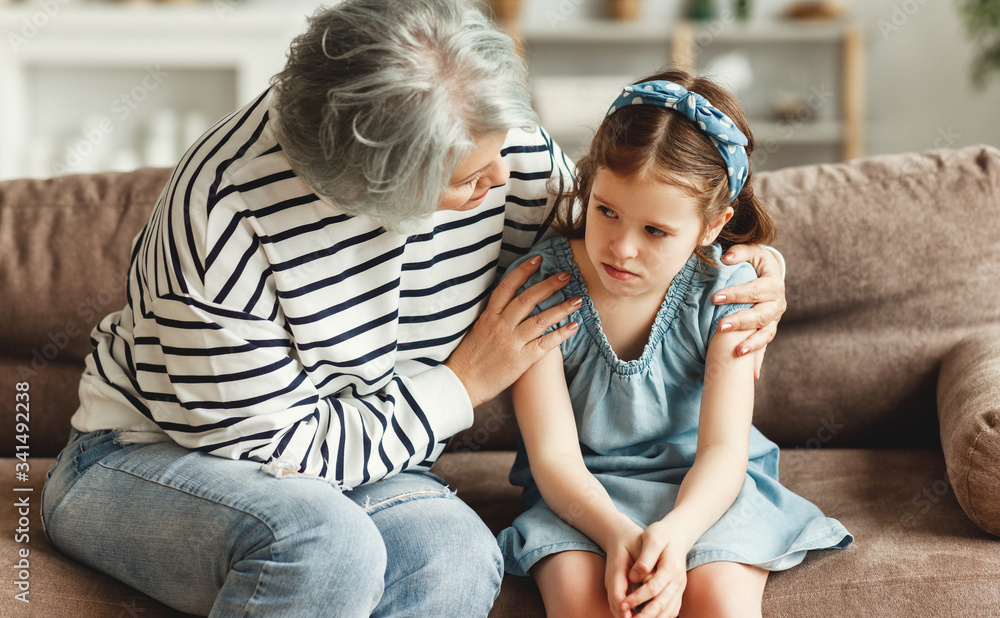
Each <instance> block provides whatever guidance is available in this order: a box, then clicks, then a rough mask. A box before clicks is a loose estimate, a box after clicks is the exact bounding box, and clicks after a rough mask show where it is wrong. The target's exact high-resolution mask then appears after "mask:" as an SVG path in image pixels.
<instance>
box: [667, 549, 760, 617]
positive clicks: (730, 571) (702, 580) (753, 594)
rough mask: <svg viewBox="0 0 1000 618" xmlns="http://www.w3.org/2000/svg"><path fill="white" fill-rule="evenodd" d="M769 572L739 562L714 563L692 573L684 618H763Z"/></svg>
mask: <svg viewBox="0 0 1000 618" xmlns="http://www.w3.org/2000/svg"><path fill="white" fill-rule="evenodd" d="M766 581H767V571H764V570H762V569H759V568H756V567H751V566H749V565H745V564H738V563H735V562H710V563H708V564H705V565H702V566H699V567H695V568H694V569H692V570H690V571H688V578H687V586H686V587H685V589H684V597H683V600H682V602H681V612H680V616H681V618H696V617H708V616H712V617H716V616H718V617H722V618H759V616H760V615H761V601H762V598H763V593H764V584H765V582H766Z"/></svg>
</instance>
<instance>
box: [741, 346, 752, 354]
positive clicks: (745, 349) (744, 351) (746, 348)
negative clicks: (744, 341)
mask: <svg viewBox="0 0 1000 618" xmlns="http://www.w3.org/2000/svg"><path fill="white" fill-rule="evenodd" d="M749 351H750V346H743V347H742V348H740V356H745V355H746V354H747V352H749Z"/></svg>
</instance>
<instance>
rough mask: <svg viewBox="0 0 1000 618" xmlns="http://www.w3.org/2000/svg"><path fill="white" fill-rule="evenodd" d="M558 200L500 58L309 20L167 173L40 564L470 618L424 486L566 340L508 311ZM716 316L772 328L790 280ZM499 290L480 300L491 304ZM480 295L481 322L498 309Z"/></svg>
mask: <svg viewBox="0 0 1000 618" xmlns="http://www.w3.org/2000/svg"><path fill="white" fill-rule="evenodd" d="M570 173H571V171H570V166H569V165H568V164H567V162H566V161H565V159H564V157H563V155H562V153H561V152H560V150H559V149H558V147H557V146H556V145H555V144H553V143H552V140H551V139H550V138H549V137H548V136H547V135H546V134H545V133H544V132H542V131H541V130H539V129H538V128H537V118H536V116H535V113H534V112H533V111H532V108H531V106H530V103H529V91H528V87H527V80H526V74H525V69H524V66H523V64H522V62H521V61H520V60H519V59H518V57H517V55H516V54H515V52H514V47H513V44H512V42H511V40H510V39H509V38H508V37H507V36H505V35H504V34H502V33H501V32H499V31H498V30H497V29H495V28H494V27H493V26H491V25H490V23H489V22H488V21H487V20H486V19H485V18H484V17H483V15H482V14H481V13H480V12H479V11H478V10H477V9H476V8H475V7H472V6H469V5H467V4H466V3H465V2H464V1H462V0H407V1H406V2H392V1H389V0H348V1H347V2H344V3H342V4H340V5H338V6H337V7H335V8H333V9H324V10H320V11H319V12H318V13H317V14H316V15H315V16H314V17H313V18H312V19H311V21H310V25H309V28H308V31H307V32H306V33H305V34H303V35H302V36H300V37H298V38H297V39H296V40H295V41H294V42H293V44H292V48H291V53H290V55H289V59H288V63H287V66H286V68H285V69H284V70H283V71H282V72H281V73H280V74H278V75H277V76H276V77H275V78H274V80H273V85H272V87H271V88H269V89H268V90H267V91H265V92H264V93H263V94H261V95H260V96H259V97H257V98H256V99H255V100H253V101H252V102H251V103H250V104H248V105H247V106H245V107H243V108H242V109H240V110H238V111H236V112H234V113H233V114H231V115H229V116H228V117H226V118H224V119H222V120H221V121H220V122H219V123H218V124H216V125H215V127H213V128H212V129H211V130H210V131H209V132H208V133H206V134H205V135H204V136H203V137H202V138H201V139H200V140H199V141H198V142H197V143H196V144H194V145H193V146H192V147H191V148H190V150H188V152H187V153H186V154H185V156H184V158H183V159H182V160H181V162H180V163H179V164H178V166H177V167H176V169H175V170H174V172H173V175H172V176H171V178H170V181H169V183H168V185H167V186H166V188H165V189H164V190H163V193H162V195H161V197H160V199H159V201H158V203H157V204H156V208H155V209H154V210H153V213H152V216H151V217H150V220H149V222H148V224H147V225H146V227H145V228H144V229H143V230H142V232H141V233H140V234H139V235H138V236H137V237H136V239H135V242H134V245H133V251H132V261H131V266H130V268H129V273H128V289H127V301H128V302H127V305H126V306H125V308H124V309H122V310H121V311H118V312H115V313H113V314H111V315H109V316H107V317H106V318H105V319H104V320H103V321H102V322H101V323H100V324H99V325H98V326H97V327H96V328H95V329H94V331H93V342H94V345H95V350H94V352H93V354H92V355H91V356H90V357H89V358H88V360H87V368H86V371H85V373H84V375H83V378H82V382H81V386H80V408H79V410H78V411H77V412H76V414H75V415H74V417H73V419H72V425H73V429H72V431H71V434H70V438H69V444H68V445H67V447H66V448H65V450H63V452H62V454H61V455H60V457H59V458H58V459H57V461H56V463H55V464H54V465H53V467H52V469H51V470H50V472H49V480H48V483H47V484H46V487H45V492H44V504H43V516H44V522H45V526H46V532H47V534H48V535H49V537H50V538H51V540H52V542H53V544H55V545H56V547H58V548H59V549H61V550H62V551H63V552H65V553H66V554H68V555H69V556H72V557H74V558H76V559H77V560H79V561H80V562H82V563H85V564H87V565H90V566H92V567H93V568H95V569H98V570H101V571H103V572H105V573H107V574H109V575H111V576H112V577H115V578H117V579H120V580H121V581H123V582H125V583H127V584H129V585H131V586H133V587H135V588H138V589H139V590H141V591H143V592H145V593H147V594H149V595H151V596H153V597H155V598H157V599H159V600H161V601H163V602H164V603H166V604H168V605H170V606H172V607H175V608H177V609H179V610H183V611H186V612H191V613H195V614H211V615H212V616H243V615H250V614H258V615H265V614H266V615H281V616H291V615H302V616H321V615H322V616H329V615H338V616H341V615H342V616H368V615H378V616H387V615H419V616H448V615H485V614H486V613H487V612H488V610H489V608H490V606H491V604H492V602H493V600H494V598H495V597H496V594H497V592H498V590H499V587H500V580H501V575H502V572H503V569H502V565H501V562H500V557H499V552H498V549H497V545H496V542H495V540H494V538H493V537H492V535H491V534H490V532H489V530H488V529H487V528H486V526H485V525H484V524H483V523H482V521H481V520H480V519H479V518H478V517H477V516H476V515H475V513H474V512H473V511H472V510H471V509H470V508H468V506H466V505H465V504H464V503H462V502H461V501H460V500H459V499H458V498H457V497H456V496H455V495H454V492H452V491H450V490H449V489H448V488H447V487H446V485H445V484H444V483H443V482H442V481H441V480H440V479H439V478H437V477H436V476H434V475H433V474H431V473H430V472H428V469H429V468H430V467H431V465H432V464H433V463H434V461H435V460H436V459H437V457H438V456H439V454H440V453H441V451H442V450H443V449H444V447H445V444H446V443H447V441H448V438H449V437H450V436H452V435H454V434H455V433H456V432H458V431H459V430H461V429H463V428H466V427H468V426H470V424H471V423H472V409H473V407H474V406H475V405H477V404H479V403H480V402H483V401H486V400H487V399H489V398H491V397H492V396H494V395H496V394H497V393H498V392H499V391H501V390H502V389H503V388H505V387H506V386H508V385H509V384H511V383H512V382H513V381H514V380H515V379H516V378H517V377H518V376H519V375H520V374H521V373H522V372H523V371H524V370H525V369H526V368H527V367H529V366H530V365H531V364H532V363H534V362H535V361H536V360H537V359H538V358H540V357H541V356H542V355H543V354H544V353H545V352H546V351H548V350H550V349H551V348H552V347H554V346H555V345H558V344H559V343H560V342H561V341H563V340H565V339H566V338H567V337H569V336H571V335H572V333H573V330H574V329H573V328H572V326H568V327H564V328H562V329H560V330H556V331H553V332H549V333H547V334H546V331H547V329H548V327H550V326H551V325H554V324H556V323H557V322H558V321H559V320H561V319H562V318H563V317H565V316H567V315H569V314H570V313H572V312H573V311H574V310H575V309H576V305H574V304H573V301H569V302H567V303H565V304H564V305H560V306H558V307H556V308H554V309H550V310H548V311H546V312H543V313H541V314H540V315H538V316H536V317H534V318H531V319H528V317H527V316H528V315H529V313H530V312H531V309H532V308H533V307H534V305H535V304H536V303H538V302H539V301H541V300H543V299H544V298H546V297H548V296H549V295H550V294H551V293H552V292H553V291H555V290H556V289H558V288H560V287H561V286H562V285H564V282H563V281H562V280H561V279H560V277H559V276H556V277H553V278H552V279H550V280H547V281H544V282H542V283H539V284H537V285H536V286H534V287H532V288H530V289H528V290H527V291H524V292H523V293H521V294H520V295H518V294H517V291H518V290H519V288H520V287H521V286H522V285H523V284H524V282H525V281H526V280H527V278H528V276H529V275H530V274H531V272H532V271H533V270H534V266H532V265H530V264H528V265H525V266H524V267H523V268H521V269H519V270H517V271H514V272H513V273H512V274H511V275H510V276H508V277H507V278H506V279H505V280H503V281H502V282H501V283H500V284H499V285H496V286H495V282H496V278H497V273H498V272H503V270H504V269H505V268H506V266H507V265H508V264H510V263H511V262H512V261H513V260H514V259H516V258H517V257H518V256H520V255H523V254H524V252H525V251H526V250H527V249H528V248H529V247H531V246H532V245H533V244H534V243H535V242H537V241H538V239H539V238H540V237H541V236H542V235H543V234H544V232H545V231H546V226H545V220H546V217H547V216H548V214H549V206H550V198H549V197H548V191H547V189H546V185H547V183H549V182H560V181H561V180H562V179H564V178H566V177H568V175H569V174H570ZM736 253H737V254H738V256H739V259H752V260H754V263H755V264H757V265H758V270H759V271H760V274H761V276H762V278H761V279H760V280H759V281H758V282H757V287H756V288H755V289H754V290H742V291H741V290H739V289H734V290H731V293H730V294H728V296H729V297H730V298H729V300H730V301H743V300H744V299H745V298H747V296H748V295H751V294H753V295H754V298H755V299H756V300H760V301H765V302H761V303H760V304H758V305H757V306H756V307H755V308H754V309H751V310H748V311H746V312H744V313H743V314H737V315H736V316H734V317H733V319H734V321H735V327H736V328H746V326H745V325H746V324H748V323H751V324H754V325H757V324H767V325H768V326H767V327H766V328H764V329H762V330H761V331H759V332H758V333H757V334H756V335H754V337H752V338H751V340H748V342H747V346H748V347H749V348H750V349H759V348H761V347H763V346H764V345H765V344H766V343H767V342H768V341H769V340H770V338H771V337H773V333H774V324H773V322H774V321H775V320H776V319H777V317H778V316H780V314H781V312H782V311H783V307H784V297H783V286H782V284H781V281H780V277H776V276H775V273H777V271H778V270H779V265H778V263H777V260H776V259H775V258H773V257H771V255H770V254H769V252H767V251H765V250H762V249H761V248H757V247H742V248H737V249H736ZM494 288H495V289H494ZM491 290H492V294H491Z"/></svg>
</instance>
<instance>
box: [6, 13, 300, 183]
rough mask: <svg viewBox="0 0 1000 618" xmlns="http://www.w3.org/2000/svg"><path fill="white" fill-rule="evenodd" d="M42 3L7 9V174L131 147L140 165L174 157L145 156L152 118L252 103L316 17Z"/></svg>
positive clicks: (50, 169)
mask: <svg viewBox="0 0 1000 618" xmlns="http://www.w3.org/2000/svg"><path fill="white" fill-rule="evenodd" d="M39 6H40V5H34V4H25V5H14V6H10V7H2V8H0V31H2V32H7V33H10V36H9V37H8V43H9V45H6V46H0V84H2V85H3V87H2V88H0V135H2V136H3V138H2V139H0V179H7V178H16V177H22V176H28V175H34V176H49V175H54V174H57V173H60V172H77V171H81V172H84V171H96V170H97V169H106V168H107V165H108V164H109V160H111V159H112V158H114V157H113V154H114V153H115V152H117V153H118V154H121V153H122V152H128V151H132V153H133V154H134V155H135V157H134V159H135V160H134V165H132V166H131V167H135V166H139V165H147V164H158V165H164V164H165V165H172V164H173V163H168V162H167V161H165V160H156V159H155V158H154V159H152V160H151V159H150V158H149V157H148V156H143V143H142V142H143V140H144V139H148V136H147V135H145V133H144V132H146V133H148V131H149V130H150V123H152V122H154V118H157V117H159V118H161V119H162V118H163V115H164V113H165V112H164V110H174V111H175V112H176V117H174V118H172V119H171V118H168V119H167V120H168V125H167V126H170V125H171V124H175V125H177V126H178V127H181V126H183V124H184V123H185V122H187V123H188V125H189V126H192V127H194V128H197V126H199V125H201V126H204V125H205V124H206V123H207V124H209V125H210V124H212V123H214V122H215V121H216V120H218V119H219V118H221V117H222V116H223V115H225V114H227V113H229V112H230V111H232V110H233V109H235V108H236V107H238V106H239V105H241V104H243V103H245V102H247V101H249V100H250V99H251V98H252V97H253V96H254V95H256V94H258V93H259V92H260V91H261V90H263V89H264V88H265V87H266V86H267V84H268V80H269V79H270V77H271V76H272V75H273V74H274V73H276V72H277V71H279V70H280V69H281V67H282V66H283V64H284V61H285V55H286V53H287V48H288V44H289V41H290V40H291V39H292V38H293V37H294V36H295V35H296V34H298V33H299V32H301V31H302V30H303V29H304V27H305V14H306V11H305V10H303V7H302V5H296V4H295V3H289V4H288V5H285V6H280V5H272V6H266V5H255V4H236V3H225V2H214V3H205V4H180V5H178V4H170V5H154V4H140V5H126V6H121V5H102V4H69V5H67V6H64V7H61V8H60V10H59V11H58V12H56V13H54V14H47V13H43V12H42V11H41V10H40V9H39ZM26 34H27V35H30V36H25V35H26ZM181 133H182V131H181V130H180V129H178V131H177V135H176V138H177V142H176V144H175V145H176V149H175V151H176V152H177V154H179V152H180V151H182V150H183V148H185V147H186V146H187V144H184V143H182V140H183V137H184V136H182V135H181ZM162 152H163V151H162V149H161V154H162ZM169 152H170V149H167V153H168V154H169ZM98 155H101V156H98ZM124 164H125V165H126V166H127V167H128V163H127V162H125V163H124Z"/></svg>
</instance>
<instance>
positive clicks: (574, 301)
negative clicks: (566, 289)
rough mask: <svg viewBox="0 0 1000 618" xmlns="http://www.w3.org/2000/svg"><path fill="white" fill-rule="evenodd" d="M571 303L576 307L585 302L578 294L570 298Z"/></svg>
mask: <svg viewBox="0 0 1000 618" xmlns="http://www.w3.org/2000/svg"><path fill="white" fill-rule="evenodd" d="M569 304H570V305H572V306H574V307H579V306H580V305H582V304H583V299H582V298H580V297H579V296H577V297H575V298H572V299H570V301H569Z"/></svg>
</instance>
